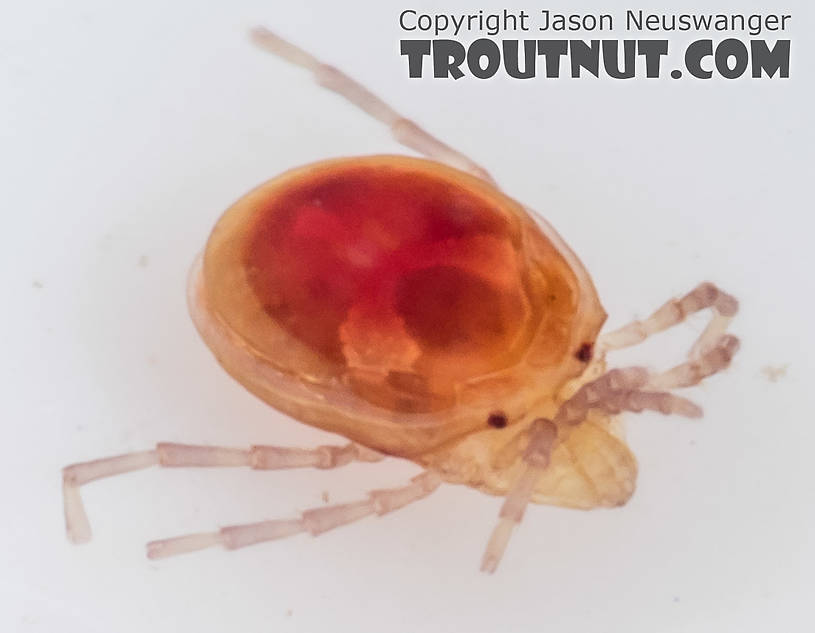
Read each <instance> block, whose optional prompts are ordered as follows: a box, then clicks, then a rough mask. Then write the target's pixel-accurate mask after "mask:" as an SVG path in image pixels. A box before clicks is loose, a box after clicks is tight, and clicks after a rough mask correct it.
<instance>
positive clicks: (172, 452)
mask: <svg viewBox="0 0 815 633" xmlns="http://www.w3.org/2000/svg"><path fill="white" fill-rule="evenodd" d="M382 457H383V456H382V455H381V454H380V453H377V452H376V451H372V450H371V449H368V448H365V447H364V446H360V445H358V444H353V443H352V444H348V445H346V446H320V447H318V448H315V449H303V448H283V447H280V446H252V447H250V448H249V449H238V448H224V447H220V446H192V445H189V444H172V443H160V444H157V445H156V448H155V449H154V450H152V451H142V452H139V453H127V454H125V455H117V456H115V457H107V458H104V459H97V460H94V461H91V462H82V463H79V464H72V465H71V466H66V467H65V468H64V469H63V470H62V490H63V497H64V505H65V527H66V530H67V532H68V538H69V539H70V540H71V541H72V542H74V543H85V542H87V541H89V540H90V538H91V528H90V524H89V523H88V516H87V514H86V512H85V507H84V504H83V503H82V497H81V496H80V494H79V488H80V486H82V485H83V484H86V483H89V482H91V481H94V480H96V479H102V478H104V477H111V476H113V475H119V474H122V473H127V472H131V471H134V470H142V469H144V468H149V467H151V466H168V467H181V466H196V467H225V466H248V467H249V468H253V469H256V470H277V469H284V468H338V467H339V466H344V465H345V464H348V463H350V462H352V461H364V462H375V461H379V460H380V459H382Z"/></svg>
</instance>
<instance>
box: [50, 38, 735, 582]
mask: <svg viewBox="0 0 815 633" xmlns="http://www.w3.org/2000/svg"><path fill="white" fill-rule="evenodd" d="M254 35H255V40H256V42H257V43H258V44H260V45H261V46H262V47H263V48H265V49H267V50H270V51H271V52H273V53H275V54H277V55H279V56H281V57H283V58H285V59H287V60H288V61H290V62H293V63H294V64H296V65H299V66H302V67H305V68H306V69H308V70H310V71H312V72H313V73H314V74H315V75H316V77H317V79H318V80H319V81H320V83H321V84H323V85H324V86H326V87H328V88H329V89H331V90H333V91H335V92H337V93H339V94H340V95H342V96H343V97H345V98H347V99H348V100H350V101H351V102H352V103H354V104H356V105H357V106H359V107H360V108H362V109H363V110H364V111H366V112H367V113H368V114H370V115H371V116H373V117H374V118H376V119H378V120H380V121H381V122H383V123H385V124H386V125H387V126H388V127H389V128H390V129H391V131H392V132H393V134H394V135H395V136H396V138H397V139H398V140H399V141H400V142H402V143H403V144H404V145H406V146H408V147H411V148H412V149H415V150H417V151H419V152H420V153H421V154H422V155H424V156H425V158H409V157H406V156H369V157H361V158H360V157H357V158H342V159H334V160H328V161H324V162H318V163H314V164H311V165H306V166H303V167H299V168H297V169H293V170H291V171H287V172H285V173H284V174H282V175H280V176H277V177H276V178H273V179H272V180H270V181H268V182H267V183H265V184H263V185H261V186H259V187H258V188H257V189H255V190H254V191H252V192H250V193H249V194H247V195H246V196H244V197H243V198H241V199H240V200H238V201H237V202H236V203H235V204H234V205H233V206H232V207H231V208H230V209H228V210H227V211H226V213H225V214H224V215H223V217H222V218H221V219H220V220H219V221H218V223H217V224H216V226H215V228H214V230H213V232H212V235H211V237H210V239H209V241H208V243H207V245H206V248H205V249H204V252H203V255H202V256H201V257H200V258H199V260H198V261H197V262H196V264H195V266H194V267H193V272H192V274H191V277H190V286H189V293H188V296H189V305H190V312H191V314H192V317H193V320H194V322H195V324H196V327H197V328H198V330H199V332H200V333H201V336H202V338H203V339H204V341H205V342H206V344H207V345H208V346H209V347H210V349H211V350H212V351H213V353H214V354H215V357H216V358H217V359H218V361H219V362H220V363H221V365H223V367H224V368H225V369H226V370H227V371H228V372H229V373H230V374H231V375H232V376H233V377H234V378H236V379H237V380H238V381H239V382H240V383H241V384H242V385H244V386H245V387H246V388H247V389H248V390H249V391H251V392H252V393H254V394H255V395H257V396H258V397H260V398H261V399H263V400H264V401H265V402H267V403H268V404H270V405H272V406H273V407H275V408H276V409H279V410H280V411H283V412H284V413H286V414H288V415H290V416H291V417H292V418H294V419H296V420H299V421H301V422H304V423H307V424H310V425H313V426H316V427H319V428H322V429H325V430H327V431H332V432H334V433H337V434H339V435H342V436H344V437H345V438H347V440H348V441H349V443H347V444H345V445H337V446H333V445H328V446H321V447H318V448H316V449H306V448H288V447H279V446H252V447H250V448H248V449H240V448H224V447H212V446H195V445H187V444H183V445H182V444H170V443H159V444H158V445H157V446H156V447H155V448H154V449H153V450H148V451H144V452H141V453H130V454H126V455H120V456H116V457H111V458H105V459H101V460H95V461H92V462H83V463H80V464H74V465H72V466H68V467H67V468H66V469H65V471H64V493H65V494H64V497H65V515H66V522H67V527H68V533H69V536H70V537H71V539H72V540H74V541H75V542H81V541H85V540H88V539H89V538H90V527H89V525H88V521H87V516H86V515H85V511H84V508H83V506H82V502H81V499H80V497H79V488H80V486H81V485H82V484H85V483H87V482H89V481H92V480H94V479H98V478H101V477H106V476H109V475H113V474H117V473H122V472H126V471H130V470H137V469H141V468H146V467H149V466H152V465H163V466H237V465H245V466H249V467H251V468H259V469H283V468H297V467H317V468H335V467H339V466H342V465H344V464H347V463H349V462H351V461H355V460H356V461H378V460H380V459H382V458H383V457H385V456H394V457H400V458H405V459H409V460H412V461H414V462H415V463H417V464H418V465H420V466H421V467H422V469H423V472H422V473H421V474H419V475H417V476H416V477H414V478H413V479H412V480H411V481H410V482H409V483H407V484H406V485H405V486H403V487H401V488H394V489H387V490H376V491H374V492H371V493H369V495H368V497H367V498H365V499H363V500H361V501H358V502H353V503H347V504H340V505H335V506H326V507H321V508H316V509H313V510H308V511H306V512H304V513H303V515H302V516H300V517H297V518H294V519H283V520H275V521H264V522H260V523H250V524H246V525H236V526H230V527H227V528H222V529H220V530H217V531H214V532H208V533H203V534H201V533H197V534H192V535H187V536H180V537H175V538H170V539H162V540H159V541H154V542H152V543H150V544H149V546H148V554H149V555H150V556H151V557H163V556H169V555H173V554H178V553H182V552H188V551H193V550H197V549H201V548H203V547H209V546H211V545H223V546H225V547H227V548H230V549H234V548H237V547H243V546H246V545H250V544H253V543H258V542H261V541H268V540H274V539H279V538H282V537H286V536H291V535H293V534H297V533H300V532H310V533H312V534H319V533H321V532H324V531H326V530H328V529H331V528H335V527H338V526H340V525H344V524H347V523H351V522H353V521H355V520H358V519H360V518H362V517H365V516H368V515H371V514H384V513H386V512H390V511H393V510H396V509H397V508H400V507H402V506H404V505H407V504H409V503H412V502H415V501H418V500H419V499H421V498H423V497H425V496H427V495H428V494H430V493H431V492H433V490H435V489H436V488H437V487H438V486H439V485H440V484H441V483H443V482H446V483H456V484H465V485H469V486H472V487H475V488H478V489H480V490H483V491H485V492H488V493H491V494H497V495H503V496H505V497H506V499H505V501H504V504H503V506H502V509H501V512H500V517H499V521H498V524H497V526H496V527H495V529H494V530H493V533H492V536H491V538H490V539H489V542H488V545H487V548H486V552H485V554H484V558H483V560H482V569H484V570H486V571H493V570H494V569H495V568H496V566H497V564H498V562H499V560H500V558H501V556H502V554H503V551H504V549H505V547H506V545H507V542H508V540H509V536H510V534H511V531H512V529H513V528H514V526H515V525H517V524H518V523H519V522H520V520H521V517H522V516H523V513H524V508H525V507H526V505H527V503H528V502H529V501H534V502H539V503H552V504H558V505H563V506H570V507H577V508H594V507H598V506H615V505H619V504H622V503H624V502H625V501H626V500H627V499H628V498H629V497H630V495H631V493H632V492H633V490H634V484H635V480H636V472H637V469H636V461H635V459H634V457H633V455H632V454H631V452H630V450H629V449H628V447H627V445H626V444H625V442H624V441H623V439H622V437H621V434H620V426H619V422H618V420H617V418H616V414H618V413H620V412H622V411H642V410H645V409H650V410H656V411H660V412H662V413H665V414H678V415H684V416H689V417H696V416H699V415H701V409H700V408H699V407H697V406H696V405H695V404H694V403H692V402H690V401H689V400H687V399H685V398H684V397H681V396H679V395H677V394H675V393H674V390H676V389H678V388H683V387H689V386H693V385H695V384H698V383H699V382H700V381H701V380H703V379H704V378H706V377H707V376H710V375H712V374H714V373H716V372H718V371H720V370H722V369H724V368H725V367H727V366H728V365H729V363H730V360H731V358H732V357H733V355H734V354H735V352H736V350H737V348H738V340H737V339H736V338H735V337H733V336H732V335H730V334H728V333H727V328H728V325H729V322H730V320H731V318H732V317H733V316H734V315H735V313H736V311H737V307H738V304H737V302H736V300H735V299H734V298H733V297H731V296H730V295H728V294H726V293H724V292H722V291H721V290H719V289H718V288H717V287H716V286H714V285H713V284H710V283H703V284H701V285H699V286H698V287H697V288H695V289H694V290H692V291H691V292H689V293H688V294H686V295H684V296H683V297H681V298H678V299H672V300H670V301H668V302H667V303H666V304H665V305H663V306H662V307H661V308H659V309H658V310H657V311H656V312H654V313H653V314H652V315H651V316H650V317H648V318H647V319H644V320H642V321H634V322H632V323H630V324H628V325H626V326H624V327H622V328H620V329H618V330H615V331H612V332H608V333H603V334H601V333H600V329H601V326H602V325H603V322H604V320H605V317H606V315H605V312H604V311H603V308H602V307H601V305H600V302H599V300H598V298H597V293H596V291H595V288H594V285H593V284H592V282H591V279H590V277H589V275H588V274H587V272H586V270H585V269H584V268H583V265H582V264H581V263H580V261H579V260H578V259H577V257H576V256H575V255H574V254H573V253H572V252H571V250H570V249H569V248H568V246H566V244H565V243H564V242H563V240H562V239H561V238H560V237H559V236H558V235H557V233H556V232H555V231H554V230H553V229H552V227H551V226H549V224H547V223H546V222H545V221H544V220H543V219H541V218H539V217H536V216H535V215H534V214H533V213H532V212H530V211H529V210H527V209H526V208H525V207H524V206H523V205H522V204H520V203H519V202H517V201H515V200H514V199H513V198H511V197H510V196H508V195H506V194H505V193H503V192H502V191H501V190H500V189H499V188H498V186H497V185H496V183H495V182H494V181H493V180H492V178H491V177H490V176H489V174H488V173H487V172H486V171H485V170H484V169H483V168H482V167H480V166H479V165H477V164H476V163H474V162H473V161H472V160H471V159H469V158H467V157H466V156H464V155H462V154H460V153H458V152H456V151H455V150H453V149H451V148H450V147H448V146H447V145H445V144H444V143H442V142H441V141H439V140H438V139H436V138H435V137H433V136H431V135H430V134H428V133H427V132H425V131H424V130H422V129H421V128H419V127H418V126H417V125H415V124H414V123H412V122H411V121H409V120H407V119H405V118H403V117H402V116H401V115H400V114H398V113H397V112H396V111H394V110H392V109H391V108H390V107H389V106H388V105H387V104H385V103H384V102H382V101H381V100H379V99H378V98H377V97H375V96H374V95H373V94H371V93H370V92H368V91H367V90H366V89H365V88H363V87H362V86H360V85H359V84H357V83H356V82H354V81H353V80H352V79H350V78H349V77H347V76H346V75H344V74H343V73H341V72H340V71H338V70H337V69H335V68H333V67H330V66H326V65H324V64H322V63H321V62H319V61H318V60H316V59H315V58H314V57H312V56H311V55H309V54H308V53H306V52H305V51H303V50H302V49H299V48H297V47H295V46H293V45H291V44H289V43H288V42H286V41H284V40H282V39H280V38H278V37H277V36H275V35H273V34H272V33H270V32H268V31H265V30H263V29H260V30H258V31H256V32H255V33H254ZM700 310H710V312H711V319H710V322H709V324H708V326H707V328H705V330H704V331H703V332H702V334H701V335H700V336H699V338H698V340H697V341H696V343H695V344H694V345H693V347H692V348H691V350H690V352H689V354H688V357H687V358H685V359H681V360H680V362H679V363H678V364H675V365H674V366H672V367H670V368H669V369H667V370H665V371H661V372H653V371H649V370H646V369H644V368H642V367H627V368H622V369H613V370H610V371H609V370H607V369H606V355H607V352H609V351H610V350H615V349H619V348H623V347H628V346H631V345H635V344H637V343H639V342H641V341H642V340H644V339H645V338H647V337H648V336H650V335H653V334H656V333H657V332H660V331H662V330H664V329H667V328H669V327H671V326H673V325H676V324H678V323H680V322H682V321H683V320H684V319H685V318H686V316H688V315H689V314H692V313H694V312H697V311H700ZM372 477H373V475H372Z"/></svg>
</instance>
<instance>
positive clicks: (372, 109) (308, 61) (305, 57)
mask: <svg viewBox="0 0 815 633" xmlns="http://www.w3.org/2000/svg"><path fill="white" fill-rule="evenodd" d="M251 36H252V41H253V42H254V43H255V44H257V45H258V46H259V47H260V48H262V49H264V50H265V51H268V52H270V53H273V54H274V55H277V56H278V57H281V58H283V59H285V60H286V61H288V62H291V63H292V64H295V65H297V66H301V67H303V68H305V69H306V70H309V71H311V72H312V73H313V74H314V78H315V79H316V81H317V83H319V84H320V85H321V86H323V87H324V88H327V89H328V90H331V91H332V92H335V93H337V94H338V95H340V96H341V97H344V98H345V99H347V100H348V101H350V102H351V103H353V104H354V105H356V106H357V107H359V108H360V109H362V110H364V111H365V112H366V113H367V114H368V115H370V116H371V117H373V118H374V119H376V120H377V121H380V122H381V123H384V124H385V125H386V126H388V128H389V129H390V131H391V134H392V135H393V137H394V138H395V139H396V141H397V142H399V143H401V144H402V145H404V146H406V147H409V148H410V149H413V150H416V151H417V152H419V153H420V154H422V155H424V156H427V157H428V158H432V159H434V160H437V161H439V162H441V163H445V164H447V165H450V166H451V167H455V168H457V169H460V170H462V171H466V172H469V173H471V174H473V175H474V176H477V177H478V178H481V179H482V180H486V181H487V182H489V183H491V184H493V185H494V184H495V181H494V180H493V179H492V177H491V176H490V174H489V173H488V172H487V170H486V169H484V168H483V167H481V166H480V165H479V164H477V163H476V162H474V161H473V160H472V159H470V158H469V157H467V156H465V155H464V154H462V153H461V152H458V151H456V150H454V149H453V148H452V147H450V146H449V145H447V144H445V143H443V142H442V141H440V140H439V139H437V138H436V137H435V136H433V135H432V134H430V133H429V132H427V131H425V130H424V129H422V128H421V127H419V126H418V125H417V124H416V123H414V122H413V121H411V120H410V119H407V118H405V117H404V116H402V115H401V114H400V113H399V112H397V111H396V110H394V109H393V108H391V107H390V106H389V105H388V104H387V103H385V102H384V101H382V99H380V98H379V97H377V96H376V95H375V94H373V93H372V92H371V91H370V90H368V89H367V88H365V86H363V85H362V84H360V83H359V82H357V81H355V80H354V79H352V78H351V77H349V76H348V75H346V74H345V73H343V72H342V71H341V70H338V69H337V68H334V67H333V66H329V65H328V64H324V63H323V62H321V61H320V60H319V59H317V58H316V57H314V56H313V55H311V54H310V53H308V52H307V51H304V50H303V49H302V48H299V47H298V46H295V45H294V44H292V43H290V42H287V41H286V40H284V39H283V38H281V37H279V36H278V35H276V34H274V33H272V32H271V31H270V30H268V29H265V28H263V27H257V28H254V29H252V31H251Z"/></svg>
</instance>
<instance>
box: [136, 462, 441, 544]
mask: <svg viewBox="0 0 815 633" xmlns="http://www.w3.org/2000/svg"><path fill="white" fill-rule="evenodd" d="M440 483H441V478H440V477H439V476H438V475H437V474H436V473H434V472H432V471H425V472H423V473H421V474H420V475H417V476H416V477H414V478H413V479H411V483H410V484H408V485H407V486H403V487H401V488H389V489H385V490H374V491H372V492H370V493H368V499H365V500H362V501H355V502H352V503H343V504H339V505H333V506H326V507H324V508H314V509H311V510H306V511H305V512H303V514H302V515H301V516H300V518H298V519H281V520H274V521H261V522H259V523H247V524H244V525H233V526H229V527H224V528H221V529H220V530H218V531H216V532H206V533H201V534H187V535H184V536H176V537H172V538H167V539H161V540H158V541H152V542H150V543H148V544H147V556H148V558H166V557H168V556H176V555H178V554H186V553H188V552H194V551H198V550H201V549H205V548H208V547H214V546H216V545H221V546H223V547H224V548H226V549H229V550H233V549H238V548H241V547H246V546H248V545H255V544H257V543H263V542H266V541H274V540H277V539H281V538H286V537H288V536H293V535H295V534H299V533H300V532H308V533H309V534H311V535H312V536H317V535H318V534H322V533H323V532H327V531H328V530H333V529H334V528H337V527H340V526H342V525H348V524H349V523H353V522H355V521H359V520H360V519H364V518H365V517H367V516H371V515H372V514H376V515H383V514H387V513H388V512H392V511H394V510H398V509H399V508H403V507H405V506H406V505H408V504H411V503H414V502H415V501H419V500H420V499H423V498H424V497H426V496H428V495H429V494H431V493H432V492H433V491H435V490H436V488H438V487H439V484H440Z"/></svg>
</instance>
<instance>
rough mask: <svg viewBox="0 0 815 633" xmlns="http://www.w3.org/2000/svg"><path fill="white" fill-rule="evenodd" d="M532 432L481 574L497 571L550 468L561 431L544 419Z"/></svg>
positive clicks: (537, 421) (539, 420)
mask: <svg viewBox="0 0 815 633" xmlns="http://www.w3.org/2000/svg"><path fill="white" fill-rule="evenodd" d="M530 431H531V433H530V436H529V444H528V445H527V447H526V451H525V452H524V456H523V459H524V462H526V467H525V468H524V471H523V473H522V474H521V477H520V478H519V479H518V481H517V482H516V483H515V486H514V487H513V488H512V489H511V490H510V491H509V492H508V493H507V496H506V498H505V499H504V504H503V505H502V506H501V512H500V513H499V515H498V524H497V525H496V526H495V529H493V531H492V536H490V540H489V542H488V543H487V548H486V550H485V551H484V557H483V558H482V559H481V571H484V572H487V573H490V574H491V573H493V572H494V571H495V570H496V569H497V567H498V563H500V562H501V558H502V557H503V555H504V551H505V550H506V548H507V544H508V543H509V538H510V536H512V531H513V530H514V529H515V527H516V526H517V525H518V524H519V523H520V522H521V519H523V516H524V512H525V511H526V506H527V504H528V503H529V500H530V499H531V498H532V493H533V492H534V491H535V487H536V486H537V483H538V479H540V476H541V474H543V471H544V470H546V467H547V466H548V465H549V459H550V458H551V455H552V449H553V448H554V446H555V441H556V440H557V435H558V430H557V427H556V426H555V424H554V423H553V422H552V421H551V420H546V419H544V418H540V419H538V420H535V422H533V424H532V428H531V430H530Z"/></svg>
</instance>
